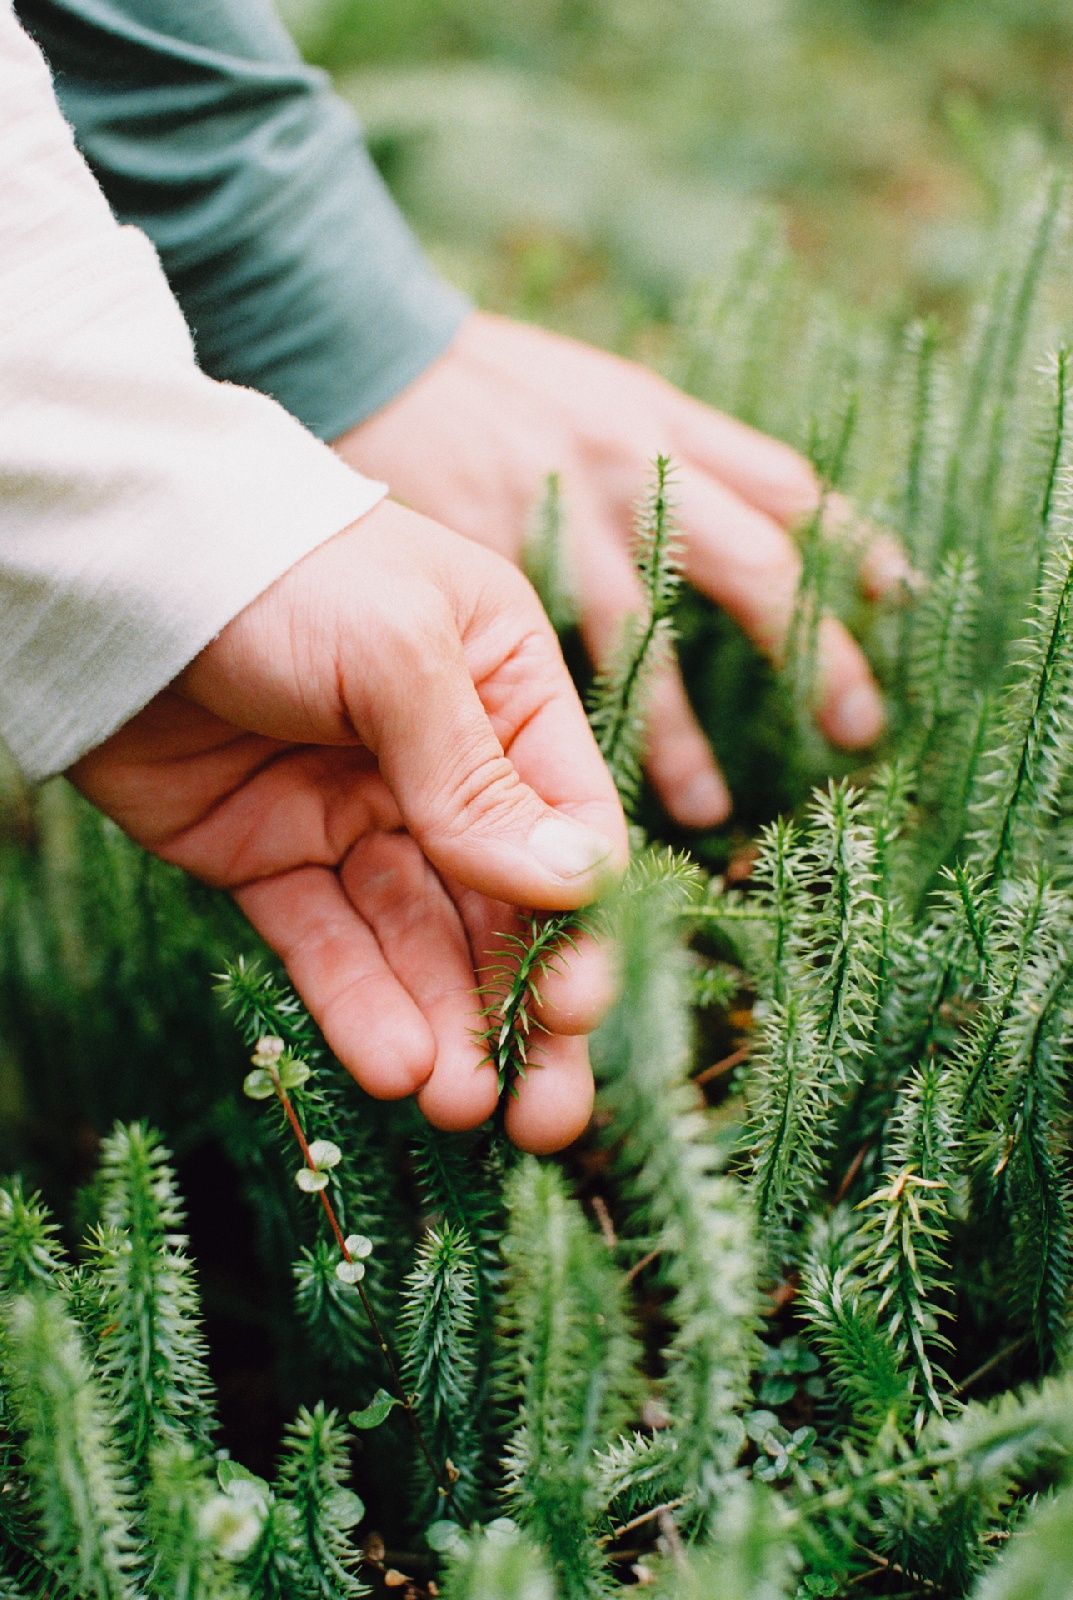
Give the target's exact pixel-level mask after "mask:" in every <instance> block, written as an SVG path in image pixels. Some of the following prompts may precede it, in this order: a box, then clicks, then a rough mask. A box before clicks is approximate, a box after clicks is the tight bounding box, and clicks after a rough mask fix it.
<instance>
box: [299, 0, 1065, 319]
mask: <svg viewBox="0 0 1073 1600" xmlns="http://www.w3.org/2000/svg"><path fill="white" fill-rule="evenodd" d="M283 9H284V13H285V15H286V17H287V20H288V21H289V23H290V24H291V26H292V27H293V29H294V32H295V34H296V36H297V37H298V39H299V42H300V44H301V45H302V47H303V49H304V50H305V52H306V54H307V55H308V56H309V57H310V58H311V59H312V60H315V61H318V62H320V63H321V64H323V65H324V66H326V67H328V68H329V69H330V70H331V71H332V72H333V73H334V74H335V75H336V76H337V79H338V81H339V83H340V85H341V87H342V88H343V91H344V93H345V94H346V95H347V96H348V98H350V99H351V100H352V101H353V103H354V104H355V106H356V107H357V108H358V109H359V111H360V114H361V115H362V117H363V119H364V121H365V124H366V127H367V130H368V133H369V137H370V142H371V144H372V146H373V149H374V152H375V154H376V157H377V159H378V161H379V162H380V163H381V166H382V168H383V170H384V172H385V173H386V175H387V177H388V179H389V181H390V182H391V184H392V186H393V187H394V189H395V191H396V193H397V194H398V196H399V198H400V199H401V201H402V203H403V205H404V207H405V209H406V210H407V212H408V214H409V215H410V217H411V218H412V220H413V221H414V223H415V225H416V226H417V228H418V230H419V231H420V233H421V234H422V236H423V238H424V239H425V241H426V243H427V244H428V246H429V248H430V250H431V251H432V252H433V254H434V255H435V257H436V258H437V259H438V260H439V262H440V263H441V264H442V266H443V267H444V269H445V271H446V272H447V273H448V274H449V275H450V276H452V277H454V278H455V280H456V281H459V282H460V283H462V284H463V285H464V286H465V287H466V288H468V289H469V290H470V291H471V292H473V293H475V294H476V295H477V296H478V297H479V298H480V299H481V300H482V302H483V303H485V304H486V305H489V306H492V307H504V308H510V309H512V310H514V311H521V312H522V313H523V314H526V313H527V314H529V315H532V316H535V317H541V318H544V319H546V320H552V321H554V322H556V323H557V324H559V325H560V326H565V327H568V328H573V329H576V330H578V331H581V332H584V333H585V334H587V335H588V336H589V337H592V338H602V339H603V340H605V341H606V342H611V343H617V344H622V343H623V342H626V341H628V338H629V335H630V332H631V329H633V330H635V329H636V328H637V327H638V326H641V325H644V324H645V323H647V322H651V320H652V319H653V318H655V319H657V320H658V319H660V318H662V317H665V316H667V315H668V314H669V312H670V311H671V310H672V309H673V306H674V304H675V302H676V300H677V298H678V296H679V295H680V293H681V292H682V291H683V289H684V288H686V287H688V285H689V284H690V283H691V282H692V281H694V280H696V279H699V278H702V277H704V276H705V275H707V274H709V273H711V272H712V271H715V272H716V273H718V272H719V271H720V270H721V268H722V267H723V266H724V265H725V262H726V259H727V257H728V255H730V254H732V253H733V252H734V250H735V249H736V247H737V246H738V245H739V244H740V241H741V238H742V235H743V232H744V231H747V230H748V228H749V227H750V226H755V218H756V215H757V212H758V211H762V210H765V209H767V210H770V211H773V212H774V214H775V215H776V216H777V218H778V225H779V227H780V228H782V229H783V230H784V232H785V235H786V237H787V239H788V241H789V243H790V245H791V247H792V248H793V249H794V250H795V251H796V252H798V253H799V254H800V255H801V256H802V257H803V258H804V259H805V260H806V261H807V262H808V263H809V265H810V271H811V272H812V274H813V276H814V277H815V279H816V280H817V281H818V282H822V283H823V284H825V285H826V286H828V287H830V288H833V289H836V290H839V291H841V292H843V293H845V294H846V295H847V297H848V298H850V299H852V300H854V301H857V302H859V303H865V304H867V305H869V306H871V307H872V308H875V309H880V310H882V311H889V310H893V311H896V312H898V313H901V314H904V313H905V312H906V311H907V310H912V311H914V312H916V311H920V310H939V311H942V312H943V313H944V314H946V315H948V316H952V317H953V318H954V319H955V320H956V319H957V317H958V316H959V315H960V314H961V312H962V311H963V308H964V305H965V303H966V298H967V294H968V291H969V289H970V287H971V286H973V285H975V284H977V283H978V282H979V279H980V275H981V270H982V268H984V267H985V266H986V259H985V258H986V252H987V250H988V248H989V243H988V241H989V240H990V239H991V238H992V236H993V235H992V229H993V223H994V218H995V215H996V212H997V211H998V210H999V208H1000V207H1001V206H1002V204H1003V202H1004V197H1005V196H1006V195H1007V192H1008V189H1009V188H1010V186H1011V185H1012V186H1013V187H1014V188H1016V187H1017V184H1018V177H1019V174H1021V173H1026V172H1028V171H1029V170H1032V169H1033V168H1035V167H1037V166H1038V162H1039V158H1040V156H1041V154H1053V153H1056V152H1060V151H1061V150H1062V149H1063V147H1064V146H1065V145H1066V144H1067V143H1068V141H1069V139H1070V136H1071V132H1073V5H1071V4H1070V3H1069V0H513V3H511V4H503V0H391V3H390V4H387V3H384V0H283Z"/></svg>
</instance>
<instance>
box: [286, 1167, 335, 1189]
mask: <svg viewBox="0 0 1073 1600" xmlns="http://www.w3.org/2000/svg"><path fill="white" fill-rule="evenodd" d="M294 1181H295V1183H296V1184H297V1185H298V1187H299V1189H301V1190H302V1191H303V1192H304V1193H305V1194H319V1192H320V1191H321V1189H326V1188H327V1187H328V1184H329V1182H330V1179H329V1177H328V1174H327V1173H326V1172H313V1171H311V1170H310V1168H309V1167H299V1168H298V1171H297V1172H296V1173H295V1175H294Z"/></svg>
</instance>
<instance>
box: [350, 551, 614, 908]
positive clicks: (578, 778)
mask: <svg viewBox="0 0 1073 1600" xmlns="http://www.w3.org/2000/svg"><path fill="white" fill-rule="evenodd" d="M504 571H509V569H507V568H504ZM478 633H479V635H480V637H479V640H478V643H479V645H480V649H479V650H478V651H477V654H478V655H479V657H480V662H481V665H480V676H479V677H478V679H477V682H476V684H475V677H476V676H477V674H476V673H475V672H474V669H473V668H472V667H471V665H470V664H469V663H468V662H467V660H466V658H465V657H464V655H463V652H462V647H461V642H460V641H459V639H458V636H457V633H455V634H454V635H452V634H451V632H450V630H449V629H444V630H443V632H442V633H441V635H440V636H439V637H438V638H435V637H431V638H430V637H425V638H423V639H421V640H420V641H416V642H415V648H413V649H411V650H409V651H408V652H407V653H406V654H405V655H404V656H403V658H402V659H401V660H400V659H396V661H395V662H394V663H393V667H394V670H393V671H392V672H391V673H388V674H385V675H384V677H383V679H382V680H381V681H380V682H379V684H378V690H379V699H378V702H377V705H376V709H375V751H376V755H377V757H378V759H379V762H380V770H381V772H382V774H383V776H384V778H385V780H386V782H387V784H388V786H389V788H390V789H391V790H392V792H393V794H394V795H395V797H396V799H397V801H398V803H399V807H400V809H401V811H402V814H403V817H404V819H405V821H406V824H407V826H408V828H409V829H410V831H411V832H412V833H413V834H414V836H415V837H416V838H417V839H418V841H419V842H420V844H421V845H422V848H423V849H424V850H425V852H426V854H427V855H428V857H429V859H430V860H431V861H432V862H433V863H434V865H435V866H436V867H437V868H439V869H440V871H442V872H445V873H448V874H450V875H451V876H452V877H455V878H458V879H459V880H461V882H463V883H465V884H466V885H467V886H468V887H470V888H473V889H477V890H479V891H480V892H482V893H484V894H488V895H491V896H493V897H495V898H497V899H503V900H509V901H512V902H515V903H519V904H525V905H530V906H534V907H540V908H548V909H567V908H571V907H575V906H580V905H584V904H585V903H586V902H587V901H589V900H591V899H592V898H593V896H594V895H595V894H596V893H597V892H598V890H599V887H600V884H601V881H602V880H603V879H604V878H605V877H606V876H607V875H608V874H610V873H615V872H617V871H619V870H620V869H621V867H622V866H623V865H624V864H625V858H626V834H625V825H624V822H623V819H622V815H621V808H620V807H619V805H618V802H617V799H616V797H615V794H614V790H613V787H612V786H611V783H610V779H609V777H608V775H607V772H606V770H605V768H604V767H603V764H602V763H601V762H600V760H599V755H598V752H597V751H596V748H595V744H594V742H593V739H592V735H591V733H590V731H589V729H588V726H587V724H586V722H585V718H584V713H583V711H582V709H581V705H580V702H579V701H578V698H577V694H576V691H575V690H574V687H573V685H572V684H571V682H570V679H569V676H568V674H567V671H566V667H565V665H564V663H563V660H562V655H561V653H560V651H559V647H558V643H557V641H556V640H555V636H554V634H553V633H552V631H551V629H550V626H549V625H548V623H547V621H546V619H544V618H543V616H542V614H541V612H540V608H539V605H538V603H537V601H536V599H535V597H534V596H532V594H531V591H529V590H528V588H527V586H525V585H523V584H522V581H521V580H520V579H518V580H517V589H516V590H512V589H508V590H507V592H506V593H505V595H504V597H503V602H502V605H501V608H500V612H499V614H498V615H497V616H496V617H495V618H494V621H493V623H492V624H490V626H489V627H488V628H486V629H483V630H482V629H478ZM488 640H490V641H491V646H494V648H490V647H489V646H488V642H487V641H488ZM490 718H491V719H494V726H493V720H490Z"/></svg>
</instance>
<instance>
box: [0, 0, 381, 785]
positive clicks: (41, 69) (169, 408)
mask: <svg viewBox="0 0 1073 1600" xmlns="http://www.w3.org/2000/svg"><path fill="white" fill-rule="evenodd" d="M383 493H384V486H383V485H382V484H377V483H373V482H371V481H369V480H368V479H364V478H362V477H360V476H359V475H358V474H357V473H354V472H352V471H351V470H350V469H349V468H348V467H346V466H344V465H343V463H342V462H341V461H339V460H338V458H337V457H335V456H334V455H333V454H332V452H331V451H330V450H329V449H328V448H327V446H326V445H323V444H321V443H320V442H319V441H318V440H316V439H314V438H313V437H312V435H311V434H309V433H307V432H306V430H305V429H304V428H302V427H301V425H300V424H299V423H297V422H296V421H295V420H294V419H293V418H292V417H290V416H288V415H287V414H286V412H284V411H283V410H282V409H281V408H280V407H279V406H278V405H276V404H275V403H274V402H273V401H271V400H269V399H267V398H266V397H265V396H264V395H260V394H255V393H253V392H252V391H250V390H246V389H240V388H237V387H234V386H232V385H229V384H223V383H217V382H214V381H213V380H212V379H210V378H208V377H206V376H205V375H204V374H203V373H201V372H200V371H199V369H198V367H197V364H196V362H195V360H194V353H193V349H192V346H191V343H190V337H189V333H188V331H187V328H186V325H185V323H184V322H183V318H182V315H181V313H180V311H179V309H178V307H177V306H176V304H175V301H174V299H173V298H172V296H171V293H170V291H169V289H168V285H167V281H166V279H165V277H164V274H163V272H162V271H161V269H160V264H159V262H158V261H157V258H156V256H155V254H154V251H153V248H152V246H151V244H150V243H149V241H148V240H147V239H146V238H145V236H144V235H143V234H140V233H138V232H137V231H136V230H134V229H133V228H129V227H121V226H120V225H119V224H118V223H117V222H116V220H115V219H114V217H113V216H112V214H111V212H110V210H109V208H108V204H107V202H106V200H105V199H104V196H103V195H102V194H101V192H100V189H99V188H98V186H97V184H96V183H95V182H94V180H93V177H92V175H91V174H90V172H89V171H88V170H87V168H86V165H85V163H84V162H83V161H82V159H81V157H80V156H79V154H78V152H77V150H76V149H75V146H74V142H73V140H72V137H71V133H70V130H69V129H68V127H67V125H66V123H65V122H64V120H63V117H62V115H61V113H60V110H59V108H58V106H57V104H56V100H55V97H54V95H53V93H52V89H51V85H50V82H49V76H48V71H47V68H46V66H45V63H44V61H43V60H42V58H41V55H40V53H39V52H38V51H37V49H36V48H35V47H34V45H33V44H32V43H31V41H30V39H29V38H28V37H27V36H26V34H25V33H24V32H23V31H22V30H21V28H20V27H19V26H18V24H17V22H16V21H15V17H14V13H13V11H12V9H11V5H10V0H0V618H2V626H0V737H2V738H3V739H4V740H5V741H6V743H7V744H8V746H9V747H10V749H11V751H12V753H13V754H14V756H15V758H16V760H17V761H18V762H19V764H20V766H21V767H22V768H23V770H24V771H25V772H26V774H27V776H28V777H30V778H31V779H37V778H41V777H44V776H47V775H48V774H49V773H53V772H57V771H59V770H61V769H62V768H64V767H66V766H68V765H69V764H70V763H71V762H72V761H74V760H75V759H76V758H77V757H78V756H80V755H82V754H84V753H85V751H86V750H88V749H91V748H92V747H93V746H94V745H95V744H97V743H99V742H100V741H101V740H103V739H104V738H106V737H107V736H108V734H110V733H111V732H113V731H114V729H116V728H117V727H119V726H120V724H121V723H123V722H124V721H126V720H127V718H128V717H130V716H131V715H133V713H134V712H136V711H137V710H139V709H140V708H141V707H142V706H143V705H145V704H146V703H147V702H148V701H149V700H150V699H151V698H152V697H153V695H154V694H155V693H156V692H157V691H158V690H159V689H160V688H162V687H163V686H164V685H165V684H166V683H167V682H169V681H170V680H171V679H172V678H173V677H174V676H175V674H176V673H177V672H179V671H180V670H181V669H182V667H184V666H185V665H186V664H187V663H188V662H189V661H191V660H192V659H193V657H194V656H195V655H196V654H197V653H198V651H199V650H200V649H201V648H202V647H203V646H204V645H205V644H207V643H208V641H209V640H210V639H212V638H213V637H214V636H215V635H216V634H217V633H218V632H219V631H220V629H221V628H222V627H223V626H224V624H225V623H227V622H228V621H229V620H230V619H231V618H232V617H233V616H235V615H236V614H237V613H238V612H239V611H240V610H242V608H243V607H244V606H245V605H247V604H248V603H249V602H250V601H251V600H252V599H254V598H255V597H256V596H257V595H258V594H259V593H260V592H261V591H262V590H263V589H265V588H266V587H267V586H268V585H269V584H270V583H272V582H273V581H274V580H275V579H276V578H277V577H279V576H280V575H281V574H282V573H283V572H285V571H286V570H287V569H288V568H289V567H290V566H292V565H293V564H294V562H296V561H297V560H299V559H300V558H301V557H302V556H304V555H306V554H308V552H309V551H310V550H312V549H313V548H314V547H315V546H316V545H318V544H319V543H321V542H322V541H323V540H324V539H326V538H328V537H330V536H331V535H332V534H334V533H337V532H339V531H340V530H341V529H342V528H344V527H347V526H348V525H349V524H350V523H352V522H353V521H355V520H356V519H357V518H358V517H360V516H361V515H362V513H363V512H365V511H367V510H368V509H369V507H370V506H372V505H374V504H375V503H376V502H377V501H378V500H379V499H380V498H381V496H382V495H383Z"/></svg>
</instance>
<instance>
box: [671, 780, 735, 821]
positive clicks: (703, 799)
mask: <svg viewBox="0 0 1073 1600" xmlns="http://www.w3.org/2000/svg"><path fill="white" fill-rule="evenodd" d="M670 801H671V807H670V808H671V811H672V812H673V814H674V817H675V819H676V821H678V822H681V823H682V824H683V825H684V826H685V827H687V828H713V827H714V826H715V824H716V823H717V822H725V821H726V819H727V817H729V815H730V807H731V802H730V792H729V790H728V789H727V786H726V784H725V783H724V782H723V780H722V778H720V777H719V775H718V774H717V773H715V772H698V773H696V774H695V775H694V776H693V777H692V778H690V779H689V781H688V782H687V783H684V784H683V785H682V787H681V788H680V789H676V790H675V791H674V793H673V794H672V795H671V797H670Z"/></svg>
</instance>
